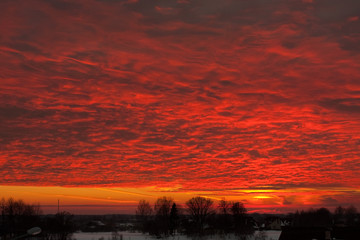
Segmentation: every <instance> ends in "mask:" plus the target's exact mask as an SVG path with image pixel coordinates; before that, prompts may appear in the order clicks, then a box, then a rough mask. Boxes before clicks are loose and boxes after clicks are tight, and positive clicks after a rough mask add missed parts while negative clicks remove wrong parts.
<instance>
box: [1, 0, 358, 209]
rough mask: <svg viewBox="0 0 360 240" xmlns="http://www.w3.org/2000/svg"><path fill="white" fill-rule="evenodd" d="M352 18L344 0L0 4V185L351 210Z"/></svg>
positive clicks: (354, 184) (11, 0)
mask: <svg viewBox="0 0 360 240" xmlns="http://www.w3.org/2000/svg"><path fill="white" fill-rule="evenodd" d="M359 12H360V2H359V1H358V0H342V1H336V0H303V1H301V0H296V1H295V0H290V1H289V0H273V1H268V0H252V1H245V0H224V1H215V0H177V1H175V0H128V1H125V0H102V1H100V0H99V1H90V0H89V1H87V0H81V1H60V0H47V1H45V0H42V1H41V0H38V1H36V0H27V1H21V0H2V1H1V2H0V28H1V34H0V68H1V71H0V79H1V80H0V81H1V82H0V103H1V105H0V149H1V151H0V164H1V168H0V174H1V176H2V178H1V180H0V182H1V184H2V185H29V186H73V187H93V186H101V187H149V186H157V187H163V188H170V189H171V188H174V191H187V192H188V191H219V192H224V193H226V194H229V195H231V194H234V192H235V191H237V190H241V191H242V190H244V189H298V188H313V189H344V188H347V189H352V190H351V191H350V193H348V195H347V196H348V197H347V199H342V200H339V199H338V200H337V199H336V196H335V195H334V194H332V193H329V194H330V195H324V196H323V197H322V198H321V199H319V201H320V202H323V203H324V204H339V203H341V201H343V202H345V203H353V202H355V200H356V201H357V200H359V198H360V197H359V191H356V190H358V189H359V188H360V177H359V172H360V149H359V145H360V47H359V46H360V19H359ZM227 191H231V193H230V192H227ZM343 198H345V197H344V196H343ZM294 201H295V199H294V197H288V198H284V199H283V204H284V205H286V204H291V203H292V202H294Z"/></svg>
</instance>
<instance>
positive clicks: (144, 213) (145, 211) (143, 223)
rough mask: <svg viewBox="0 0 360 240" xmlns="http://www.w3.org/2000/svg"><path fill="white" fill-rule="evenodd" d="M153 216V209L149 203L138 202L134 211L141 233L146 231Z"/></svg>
mask: <svg viewBox="0 0 360 240" xmlns="http://www.w3.org/2000/svg"><path fill="white" fill-rule="evenodd" d="M152 214H153V209H152V207H151V205H150V203H149V202H147V201H145V200H140V201H139V204H138V206H137V209H136V218H137V219H138V220H139V221H140V228H141V231H142V232H147V231H148V226H149V221H150V219H151V216H152Z"/></svg>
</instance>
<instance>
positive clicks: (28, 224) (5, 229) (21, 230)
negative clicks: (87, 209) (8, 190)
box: [0, 198, 76, 240]
mask: <svg viewBox="0 0 360 240" xmlns="http://www.w3.org/2000/svg"><path fill="white" fill-rule="evenodd" d="M0 211H1V218H0V237H1V238H0V239H4V240H6V239H13V238H16V237H18V236H21V235H23V234H25V233H26V232H27V230H28V229H30V228H33V227H40V228H41V229H42V232H41V234H40V235H38V236H37V237H38V239H43V240H67V239H70V237H71V234H72V233H73V232H74V231H75V229H76V227H75V225H74V223H73V215H72V214H70V213H68V212H59V213H57V214H55V215H48V216H43V215H42V212H41V209H40V206H39V205H32V204H26V203H25V202H24V201H22V200H15V199H13V198H9V199H5V198H2V199H1V200H0Z"/></svg>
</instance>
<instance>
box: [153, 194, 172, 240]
mask: <svg viewBox="0 0 360 240" xmlns="http://www.w3.org/2000/svg"><path fill="white" fill-rule="evenodd" d="M173 203H174V200H173V199H172V198H169V197H161V198H158V199H157V200H156V202H155V205H154V211H155V221H156V226H157V227H158V232H159V234H165V235H169V232H170V212H171V207H172V205H173Z"/></svg>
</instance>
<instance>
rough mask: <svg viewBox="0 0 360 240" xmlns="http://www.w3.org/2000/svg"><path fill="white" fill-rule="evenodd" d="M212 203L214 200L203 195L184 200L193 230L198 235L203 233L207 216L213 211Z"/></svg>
mask: <svg viewBox="0 0 360 240" xmlns="http://www.w3.org/2000/svg"><path fill="white" fill-rule="evenodd" d="M213 204H214V202H213V201H212V200H211V199H207V198H204V197H193V198H191V199H190V200H189V201H187V202H186V206H187V208H188V212H189V214H190V218H191V220H192V223H193V226H194V228H195V229H194V230H195V231H196V232H197V233H198V234H200V235H201V234H203V233H204V227H205V224H206V223H207V220H208V218H209V216H211V215H213V214H214V213H215V212H214V209H213Z"/></svg>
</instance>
